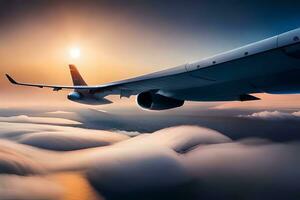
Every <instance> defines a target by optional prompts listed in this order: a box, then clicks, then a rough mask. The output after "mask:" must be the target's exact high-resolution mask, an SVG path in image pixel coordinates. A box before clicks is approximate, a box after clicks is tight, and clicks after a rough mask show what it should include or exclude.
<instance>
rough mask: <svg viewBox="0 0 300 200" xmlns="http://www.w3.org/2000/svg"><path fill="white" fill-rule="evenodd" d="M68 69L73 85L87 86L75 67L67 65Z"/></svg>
mask: <svg viewBox="0 0 300 200" xmlns="http://www.w3.org/2000/svg"><path fill="white" fill-rule="evenodd" d="M69 68H70V73H71V76H72V80H73V85H77V86H80V85H87V84H86V82H85V81H84V80H83V78H82V77H81V75H80V73H79V71H78V70H77V68H76V66H75V65H69Z"/></svg>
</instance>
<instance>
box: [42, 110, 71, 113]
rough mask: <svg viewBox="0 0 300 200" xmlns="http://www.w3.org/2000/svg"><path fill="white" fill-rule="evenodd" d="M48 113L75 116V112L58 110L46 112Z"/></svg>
mask: <svg viewBox="0 0 300 200" xmlns="http://www.w3.org/2000/svg"><path fill="white" fill-rule="evenodd" d="M46 113H47V114H73V113H74V112H69V111H62V110H57V111H51V112H46Z"/></svg>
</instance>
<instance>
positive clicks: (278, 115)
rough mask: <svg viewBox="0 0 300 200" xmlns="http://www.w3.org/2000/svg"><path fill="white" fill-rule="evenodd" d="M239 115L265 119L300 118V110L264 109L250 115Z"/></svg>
mask: <svg viewBox="0 0 300 200" xmlns="http://www.w3.org/2000/svg"><path fill="white" fill-rule="evenodd" d="M239 117H244V118H250V119H264V120H286V119H299V120H300V111H298V112H293V113H287V112H280V111H262V112H256V113H252V114H250V115H239Z"/></svg>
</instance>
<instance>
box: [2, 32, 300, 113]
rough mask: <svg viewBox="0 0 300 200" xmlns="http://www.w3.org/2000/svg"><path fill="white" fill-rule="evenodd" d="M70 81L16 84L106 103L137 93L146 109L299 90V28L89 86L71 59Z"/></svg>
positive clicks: (139, 102) (293, 92) (76, 98)
mask: <svg viewBox="0 0 300 200" xmlns="http://www.w3.org/2000/svg"><path fill="white" fill-rule="evenodd" d="M69 67H70V72H71V76H72V79H73V85H72V86H65V85H46V84H32V83H21V82H17V81H15V80H14V79H13V78H12V77H11V76H9V75H8V74H6V76H7V78H8V80H9V81H10V82H11V83H12V84H15V85H23V86H32V87H39V88H52V89H53V90H54V91H59V90H62V89H69V90H73V91H72V92H71V93H69V94H68V99H69V100H71V101H74V102H78V103H83V104H91V105H102V104H108V103H112V102H111V101H110V100H108V99H106V98H105V97H106V96H108V95H120V98H121V97H128V98H129V97H130V96H132V95H137V98H136V100H137V104H138V105H139V106H141V107H142V108H144V109H149V110H165V109H172V108H177V107H180V106H182V105H183V104H184V102H185V101H252V100H259V98H258V97H255V96H253V95H252V94H253V93H270V94H296V93H299V91H300V28H298V29H295V30H292V31H289V32H285V33H282V34H280V35H276V36H274V37H270V38H267V39H264V40H261V41H259V42H255V43H252V44H248V45H246V46H243V47H240V48H237V49H233V50H231V51H227V52H224V53H221V54H217V55H215V56H212V57H209V58H205V59H202V60H200V61H198V62H192V63H187V64H183V65H180V66H177V67H174V68H170V69H166V70H162V71H159V72H154V73H150V74H147V75H142V76H138V77H135V78H130V79H126V80H121V81H116V82H111V83H106V84H101V85H94V86H89V85H87V84H86V82H85V81H84V80H83V78H82V77H81V75H80V74H79V72H78V70H77V69H76V67H75V66H74V65H69Z"/></svg>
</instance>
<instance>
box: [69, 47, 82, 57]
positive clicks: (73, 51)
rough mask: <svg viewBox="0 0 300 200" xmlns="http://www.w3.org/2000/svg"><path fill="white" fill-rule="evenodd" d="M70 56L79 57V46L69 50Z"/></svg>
mask: <svg viewBox="0 0 300 200" xmlns="http://www.w3.org/2000/svg"><path fill="white" fill-rule="evenodd" d="M69 54H70V57H71V58H79V57H80V48H78V47H73V48H71V49H70V51H69Z"/></svg>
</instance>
